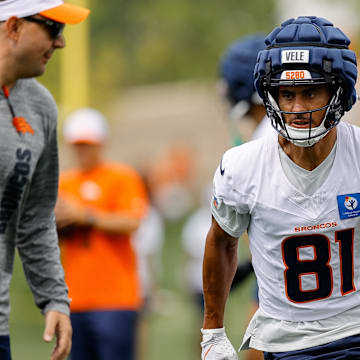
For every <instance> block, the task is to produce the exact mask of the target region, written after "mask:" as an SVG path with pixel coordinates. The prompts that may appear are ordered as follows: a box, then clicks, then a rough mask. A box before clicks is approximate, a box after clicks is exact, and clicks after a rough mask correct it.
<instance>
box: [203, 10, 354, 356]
mask: <svg viewBox="0 0 360 360" xmlns="http://www.w3.org/2000/svg"><path fill="white" fill-rule="evenodd" d="M265 43H266V45H267V48H266V49H265V50H262V51H261V52H260V53H259V56H258V61H257V65H256V67H255V72H254V75H255V86H256V89H257V91H258V93H259V95H260V96H261V98H262V99H263V101H264V104H265V107H266V111H267V114H268V117H269V118H270V120H269V121H271V123H272V126H273V127H274V129H275V130H276V131H274V133H273V136H267V137H263V138H261V139H259V140H256V141H252V142H249V143H246V144H244V145H241V146H239V147H235V148H232V149H230V150H228V151H227V152H226V153H225V154H224V156H223V158H222V161H221V163H220V165H219V167H218V169H217V171H216V173H215V176H214V198H213V201H212V215H213V222H212V226H211V228H210V231H209V233H208V236H207V242H206V248H205V256H204V268H203V277H204V296H205V314H204V323H203V329H202V333H203V341H202V344H201V345H202V359H203V360H205V359H206V360H213V359H215V360H220V359H221V360H233V359H237V354H236V351H235V350H234V348H233V346H232V345H231V343H230V341H229V340H228V338H227V336H226V333H225V329H224V320H223V319H224V308H225V302H226V299H227V295H228V292H229V288H230V285H231V281H232V277H233V274H234V272H235V268H236V262H237V261H236V253H237V251H236V250H237V242H238V238H239V236H240V235H241V234H242V233H243V232H244V231H245V230H246V229H247V230H248V234H249V239H250V250H251V254H252V262H253V267H254V270H255V274H256V277H257V281H258V285H259V310H258V311H257V312H256V313H255V315H254V317H253V319H252V321H251V322H250V324H249V326H248V329H247V331H246V333H245V336H244V339H243V343H242V345H241V349H247V348H249V347H251V348H256V349H258V350H262V351H264V356H265V359H266V360H270V359H271V360H277V359H297V360H300V359H301V360H302V359H304V360H305V359H311V360H315V359H327V360H331V359H340V358H341V359H359V358H360V335H359V334H360V303H359V300H360V291H359V288H360V285H359V284H360V265H359V261H358V260H359V251H360V238H359V234H360V182H359V180H358V179H359V176H360V161H359V156H358V154H359V153H360V145H359V144H360V129H359V128H357V127H354V126H352V125H349V124H346V123H344V122H340V119H341V117H342V116H343V114H344V112H346V111H349V110H350V109H351V107H352V106H353V104H354V103H355V100H356V92H355V88H354V85H355V82H356V78H357V67H356V57H355V54H354V53H353V52H352V51H351V50H349V44H350V40H349V38H348V37H347V36H346V35H345V34H344V33H343V32H342V31H341V30H340V29H338V28H336V27H335V26H333V24H332V23H331V22H329V21H328V20H326V19H323V18H318V17H315V16H311V17H298V18H297V19H289V20H287V21H285V22H284V23H282V24H281V26H280V27H278V28H276V29H275V30H274V31H273V32H271V33H270V34H269V35H268V37H267V38H266V39H265Z"/></svg>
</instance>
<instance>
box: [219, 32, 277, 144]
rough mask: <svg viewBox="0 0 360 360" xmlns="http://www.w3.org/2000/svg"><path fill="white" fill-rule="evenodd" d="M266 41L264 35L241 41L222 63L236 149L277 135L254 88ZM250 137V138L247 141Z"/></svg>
mask: <svg viewBox="0 0 360 360" xmlns="http://www.w3.org/2000/svg"><path fill="white" fill-rule="evenodd" d="M264 39H265V36H264V35H262V34H254V35H249V36H246V37H244V38H241V39H238V40H237V41H235V42H233V43H232V44H231V45H230V46H229V47H228V48H227V49H226V51H225V53H224V55H223V57H222V58H221V60H220V64H219V78H220V79H219V82H218V88H219V92H220V95H221V96H222V98H223V99H224V100H225V102H226V106H227V108H228V115H229V116H228V119H229V131H230V136H231V138H232V145H233V146H236V145H240V144H242V143H243V142H244V141H246V140H255V139H257V138H259V137H261V136H265V135H266V134H267V133H271V132H272V131H273V128H272V126H271V122H270V121H269V119H268V117H267V116H266V112H265V108H264V105H263V103H262V100H261V98H260V96H259V95H258V94H257V92H256V91H255V87H254V76H253V73H254V67H255V64H256V58H257V54H258V52H259V51H260V50H263V49H264V48H265V43H264ZM249 133H250V134H251V135H250V138H247V136H246V135H247V134H249Z"/></svg>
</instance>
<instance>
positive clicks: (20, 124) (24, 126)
mask: <svg viewBox="0 0 360 360" xmlns="http://www.w3.org/2000/svg"><path fill="white" fill-rule="evenodd" d="M12 123H13V125H14V127H15V129H16V130H17V132H19V133H22V134H25V133H27V132H28V133H30V134H31V135H34V130H33V128H32V127H31V126H30V124H29V123H28V122H27V121H26V119H25V118H23V117H19V116H16V117H14V118H13V121H12Z"/></svg>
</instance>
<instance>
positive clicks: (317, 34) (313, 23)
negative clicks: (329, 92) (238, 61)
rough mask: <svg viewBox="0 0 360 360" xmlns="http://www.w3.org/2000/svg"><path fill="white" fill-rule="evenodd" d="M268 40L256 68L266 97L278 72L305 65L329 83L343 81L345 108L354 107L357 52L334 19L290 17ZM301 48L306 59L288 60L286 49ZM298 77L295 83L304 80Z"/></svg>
mask: <svg viewBox="0 0 360 360" xmlns="http://www.w3.org/2000/svg"><path fill="white" fill-rule="evenodd" d="M265 43H266V45H267V48H266V49H265V50H262V51H260V53H259V56H258V61H257V64H256V66H255V70H254V78H255V87H256V89H257V91H258V93H259V95H260V97H261V98H263V100H264V90H265V89H266V88H267V87H270V85H273V86H274V85H276V81H275V82H272V79H276V78H275V77H274V75H275V74H278V73H279V72H281V71H284V70H291V69H294V70H297V69H305V70H309V71H311V72H314V73H318V74H320V75H321V76H322V77H323V78H325V79H326V82H327V83H334V82H337V83H342V87H343V90H344V91H343V95H342V99H343V106H344V110H345V111H348V110H350V109H351V107H352V105H353V104H354V103H355V101H356V91H355V83H356V79H357V63H356V55H355V53H354V52H353V51H351V50H349V49H348V47H349V45H350V39H349V38H348V37H347V36H346V35H345V34H344V33H343V32H342V31H341V30H340V29H339V28H336V27H334V26H333V24H332V23H331V22H330V21H328V20H326V19H323V18H318V17H315V16H309V17H304V16H301V17H298V18H297V19H289V20H287V21H285V22H283V23H282V24H281V25H280V26H279V27H277V28H276V29H274V30H273V31H272V32H271V33H270V34H269V35H268V36H267V37H266V39H265ZM301 51H302V52H303V53H304V54H305V55H306V59H305V60H299V59H292V60H291V59H290V60H289V61H285V60H284V53H285V54H286V53H292V54H296V53H297V52H301ZM295 80H296V79H295ZM297 80H298V81H294V82H293V85H295V84H301V83H302V82H301V79H297ZM279 84H280V83H279Z"/></svg>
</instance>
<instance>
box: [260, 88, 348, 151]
mask: <svg viewBox="0 0 360 360" xmlns="http://www.w3.org/2000/svg"><path fill="white" fill-rule="evenodd" d="M333 83H334V81H333V82H331V83H330V82H322V81H318V82H316V83H313V84H311V85H313V86H319V85H322V84H328V86H329V88H330V89H331V90H330V91H331V94H332V95H331V96H330V100H329V103H328V104H327V105H325V106H323V107H321V108H317V109H312V110H309V111H299V112H291V111H283V110H280V108H279V105H278V103H277V101H276V100H275V98H276V95H274V91H272V90H265V89H264V97H265V99H264V100H265V108H266V112H267V115H268V117H269V118H270V120H271V124H272V126H273V127H274V129H275V130H276V131H277V132H278V133H279V134H280V135H281V136H282V137H283V138H285V139H287V140H288V141H290V142H292V143H293V144H295V145H297V146H300V147H310V146H313V145H314V144H316V143H317V142H319V141H320V140H321V139H322V138H324V137H325V136H326V135H327V133H328V132H329V131H330V130H331V129H332V128H333V127H335V126H336V125H337V124H338V123H339V121H340V119H341V117H342V116H343V114H344V108H343V106H342V102H341V96H342V94H343V88H342V87H341V85H340V84H338V85H337V86H336V87H335V88H334V85H333ZM330 84H331V85H330ZM281 85H289V83H286V82H285V83H282V82H278V83H277V85H276V86H277V87H276V89H278V88H279V86H281ZM291 85H293V86H297V85H310V84H309V83H308V82H302V81H298V82H295V81H293V82H292V84H291ZM323 110H326V112H325V115H324V118H323V120H322V122H321V124H320V125H319V126H317V127H312V123H313V117H312V115H313V113H315V112H317V111H323ZM303 114H309V118H306V120H309V128H308V129H300V128H295V127H292V126H290V125H288V124H287V123H286V121H285V118H284V115H303Z"/></svg>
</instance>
